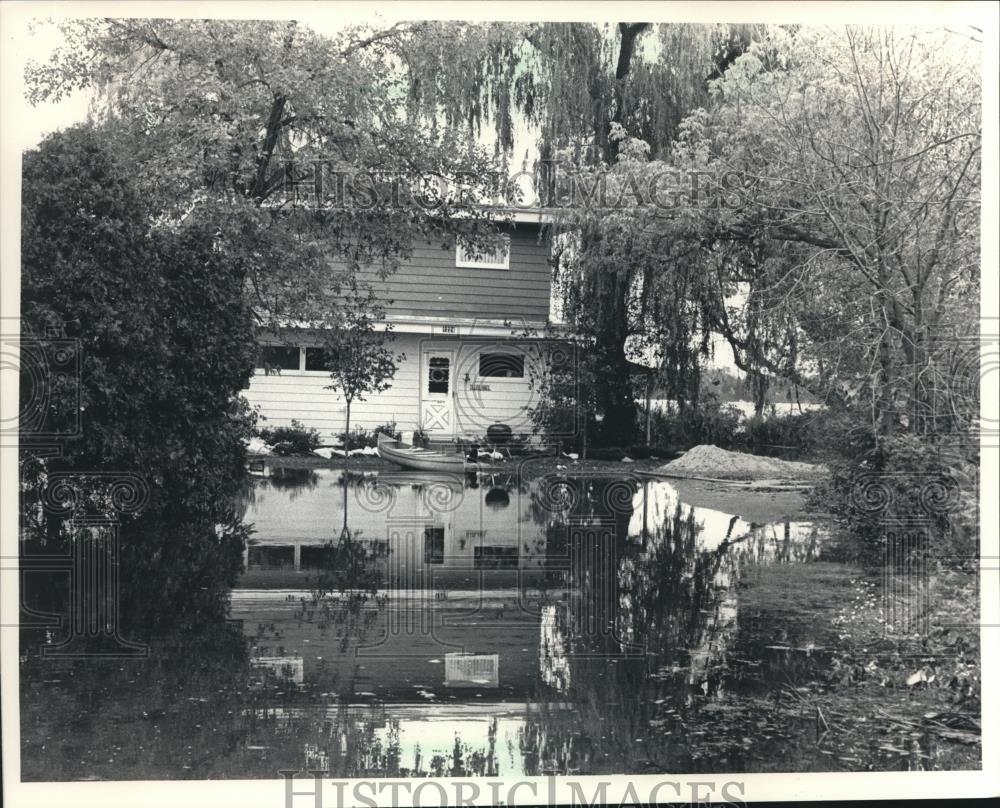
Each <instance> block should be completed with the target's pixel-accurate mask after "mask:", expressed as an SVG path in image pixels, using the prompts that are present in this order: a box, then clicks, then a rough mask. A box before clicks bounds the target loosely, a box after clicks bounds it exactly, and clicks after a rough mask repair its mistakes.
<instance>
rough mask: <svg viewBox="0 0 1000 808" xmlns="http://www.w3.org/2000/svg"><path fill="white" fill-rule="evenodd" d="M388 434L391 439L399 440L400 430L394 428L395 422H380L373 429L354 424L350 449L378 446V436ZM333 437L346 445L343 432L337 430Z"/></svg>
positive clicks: (342, 444)
mask: <svg viewBox="0 0 1000 808" xmlns="http://www.w3.org/2000/svg"><path fill="white" fill-rule="evenodd" d="M379 435H388V436H389V437H390V438H392V439H393V440H399V438H400V432H399V430H398V429H396V422H395V421H390V422H389V423H387V424H381V425H379V426H377V427H375V428H374V429H370V430H369V429H365V428H364V427H363V426H356V427H354V429H352V430H351V448H352V449H364V448H365V447H370V448H374V447H375V446H378V436H379ZM334 437H335V438H336V439H337V440H338V441H339V442H340V445H341V446H346V445H347V444H346V442H345V440H344V437H345V433H343V432H338V433H336V434H335V435H334Z"/></svg>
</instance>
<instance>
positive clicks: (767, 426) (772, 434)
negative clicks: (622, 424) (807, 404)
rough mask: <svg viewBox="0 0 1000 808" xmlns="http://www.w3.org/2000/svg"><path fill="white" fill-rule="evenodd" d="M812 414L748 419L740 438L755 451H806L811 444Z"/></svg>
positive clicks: (813, 417)
mask: <svg viewBox="0 0 1000 808" xmlns="http://www.w3.org/2000/svg"><path fill="white" fill-rule="evenodd" d="M815 420H816V419H815V416H814V415H813V413H809V412H804V413H796V414H789V415H772V416H770V417H760V418H758V417H757V416H753V417H751V418H748V419H747V421H746V423H745V425H744V426H743V430H742V438H743V440H745V441H746V443H747V444H749V445H750V446H751V447H753V448H755V449H759V448H768V447H774V448H784V449H787V448H791V449H803V450H804V449H808V448H811V445H812V442H813V434H812V427H813V423H814V421H815Z"/></svg>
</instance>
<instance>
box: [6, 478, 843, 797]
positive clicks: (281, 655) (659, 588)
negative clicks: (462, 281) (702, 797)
mask: <svg viewBox="0 0 1000 808" xmlns="http://www.w3.org/2000/svg"><path fill="white" fill-rule="evenodd" d="M240 509H241V510H242V511H243V516H244V519H245V521H246V522H248V523H252V524H253V526H254V530H255V532H254V533H253V535H252V537H251V539H250V541H249V543H248V545H247V546H246V548H245V550H244V559H243V561H244V571H243V572H242V574H241V575H240V576H239V578H238V580H237V581H236V583H235V587H233V588H232V591H231V596H230V603H231V612H230V619H229V620H228V621H225V620H223V621H216V622H212V621H205V622H204V623H192V624H185V625H184V626H182V627H180V628H177V629H176V630H174V631H168V632H164V633H163V636H150V637H149V638H147V639H148V642H149V647H150V650H149V654H148V657H146V658H143V659H111V660H96V661H95V660H77V661H73V660H48V659H44V658H41V657H40V656H39V655H37V654H34V653H31V652H29V650H22V699H23V702H22V736H23V742H22V767H23V776H24V778H25V779H47V780H51V779H143V778H147V779H156V778H179V777H185V778H209V777H212V778H273V777H276V776H277V773H278V771H279V770H283V769H284V770H287V769H298V770H303V769H327V770H329V772H330V774H331V776H334V777H337V776H362V775H368V776H380V775H382V776H388V775H410V776H413V775H415V774H429V775H437V776H447V775H462V776H469V775H491V776H496V775H499V776H516V775H520V774H524V775H529V776H531V775H540V774H574V773H579V774H600V773H608V772H615V773H654V772H656V773H664V772H680V771H684V772H699V771H710V772H730V771H744V772H749V771H817V770H831V769H832V770H842V769H849V768H852V765H851V763H850V762H849V761H843V760H838V759H836V758H833V757H831V756H829V755H828V754H827V755H824V754H822V753H821V750H820V749H819V747H818V745H817V744H816V734H817V732H818V730H817V727H816V725H815V723H816V722H815V719H814V718H813V717H811V716H809V715H805V716H803V717H801V720H792V719H789V718H788V717H787V714H786V713H782V714H781V715H782V716H783V717H780V718H779V717H778V715H779V714H778V713H777V712H776V710H775V708H776V706H780V705H781V703H782V702H783V700H787V699H788V698H790V696H789V695H788V693H789V691H790V690H794V688H795V687H796V686H798V685H800V684H802V683H807V682H809V681H811V680H813V679H815V677H816V675H817V671H818V670H819V669H821V668H822V667H823V666H824V665H825V664H826V663H827V661H828V656H827V653H828V649H829V647H830V645H831V643H834V642H835V641H836V640H835V638H834V637H833V636H830V635H829V634H828V633H825V632H827V629H824V628H823V627H822V624H821V623H817V622H816V621H814V620H812V619H811V616H810V612H809V610H808V608H804V607H803V604H804V601H803V598H805V599H806V600H808V598H810V597H812V598H836V597H842V596H843V593H844V592H845V591H846V589H845V587H846V585H847V582H848V580H849V577H850V570H848V568H846V567H844V566H843V565H841V564H840V563H839V562H837V561H835V560H833V559H832V557H831V556H830V553H829V552H828V549H827V540H826V538H825V534H824V529H823V528H822V527H821V526H818V525H815V524H811V523H809V522H789V521H784V522H779V523H771V524H751V523H749V522H747V521H745V520H743V519H741V518H740V517H739V516H738V515H735V514H729V513H723V512H720V511H715V510H710V509H706V508H700V507H693V506H691V505H689V504H687V503H685V502H684V501H683V500H681V499H680V498H679V496H678V493H677V490H676V489H675V488H674V487H673V486H671V485H670V484H669V483H668V482H664V481H658V480H652V479H642V478H641V477H639V476H636V477H616V478H614V479H608V478H602V477H597V476H579V475H577V476H565V473H563V472H558V473H552V474H548V475H543V476H539V477H535V478H534V479H531V480H530V481H527V482H524V481H521V480H519V479H518V477H517V475H516V474H508V475H494V476H492V477H491V476H480V477H478V478H476V477H472V478H463V477H453V476H449V475H444V474H439V475H428V474H410V473H404V472H380V473H356V472H344V471H339V470H325V469H324V470H321V469H281V468H267V469H266V470H265V474H264V476H259V477H257V478H255V479H254V480H253V483H252V485H251V486H250V487H249V488H248V490H247V493H246V496H245V498H244V500H243V501H242V502H241V503H240ZM164 563H167V562H166V561H165V562H164ZM22 648H23V649H27V645H26V644H23V645H22Z"/></svg>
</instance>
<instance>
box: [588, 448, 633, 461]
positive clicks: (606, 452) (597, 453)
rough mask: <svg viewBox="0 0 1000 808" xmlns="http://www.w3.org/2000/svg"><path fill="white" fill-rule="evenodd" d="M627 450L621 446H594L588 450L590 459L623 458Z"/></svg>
mask: <svg viewBox="0 0 1000 808" xmlns="http://www.w3.org/2000/svg"><path fill="white" fill-rule="evenodd" d="M623 457H625V450H624V449H622V448H621V447H620V446H603V447H601V446H594V447H592V448H590V449H588V450H587V459H588V460H621V459H622V458H623Z"/></svg>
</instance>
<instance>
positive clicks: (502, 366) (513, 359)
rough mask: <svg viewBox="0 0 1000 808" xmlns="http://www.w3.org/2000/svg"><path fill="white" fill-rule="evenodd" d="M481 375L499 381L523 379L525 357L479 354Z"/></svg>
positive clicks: (506, 354) (518, 355) (511, 354)
mask: <svg viewBox="0 0 1000 808" xmlns="http://www.w3.org/2000/svg"><path fill="white" fill-rule="evenodd" d="M479 375H480V376H488V377H490V378H497V379H523V378H524V355H523V354H514V353H481V354H479Z"/></svg>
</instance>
